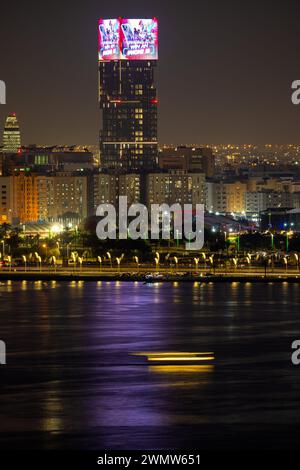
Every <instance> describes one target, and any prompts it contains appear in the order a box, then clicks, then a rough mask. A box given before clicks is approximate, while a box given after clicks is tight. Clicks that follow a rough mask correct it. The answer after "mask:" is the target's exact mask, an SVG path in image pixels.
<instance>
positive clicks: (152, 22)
mask: <svg viewBox="0 0 300 470" xmlns="http://www.w3.org/2000/svg"><path fill="white" fill-rule="evenodd" d="M121 54H122V58H123V59H126V60H130V59H132V60H157V59H158V24H157V19H156V18H153V19H149V20H128V19H124V18H122V19H121Z"/></svg>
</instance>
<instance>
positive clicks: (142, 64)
mask: <svg viewBox="0 0 300 470" xmlns="http://www.w3.org/2000/svg"><path fill="white" fill-rule="evenodd" d="M157 50H158V28H157V20H156V19H155V18H153V19H147V20H136V19H135V20H129V19H123V18H119V19H115V20H99V101H100V109H101V111H102V129H101V131H100V158H101V165H102V167H103V168H106V169H115V170H119V171H129V172H130V171H143V170H151V169H153V168H155V165H156V159H157V152H158V147H157V104H158V100H157V94H156V87H155V80H154V68H155V66H156V63H157Z"/></svg>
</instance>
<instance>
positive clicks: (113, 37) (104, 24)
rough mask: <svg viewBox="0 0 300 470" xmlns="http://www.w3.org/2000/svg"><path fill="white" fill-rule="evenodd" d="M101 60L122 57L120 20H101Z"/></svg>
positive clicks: (99, 26)
mask: <svg viewBox="0 0 300 470" xmlns="http://www.w3.org/2000/svg"><path fill="white" fill-rule="evenodd" d="M98 37H99V60H118V59H120V54H121V52H120V21H119V20H117V19H114V20H103V19H100V20H99V24H98Z"/></svg>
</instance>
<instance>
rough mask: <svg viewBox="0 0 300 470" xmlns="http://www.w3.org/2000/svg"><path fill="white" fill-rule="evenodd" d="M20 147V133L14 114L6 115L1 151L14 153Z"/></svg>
mask: <svg viewBox="0 0 300 470" xmlns="http://www.w3.org/2000/svg"><path fill="white" fill-rule="evenodd" d="M20 147H21V133H20V128H19V123H18V120H17V117H16V114H15V113H13V114H9V116H7V118H6V121H5V125H4V133H3V149H2V151H3V152H6V153H16V152H17V151H18V150H19V149H20Z"/></svg>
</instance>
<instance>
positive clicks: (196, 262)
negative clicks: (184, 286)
mask: <svg viewBox="0 0 300 470" xmlns="http://www.w3.org/2000/svg"><path fill="white" fill-rule="evenodd" d="M194 261H195V265H196V270H197V271H198V264H199V258H194Z"/></svg>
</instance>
